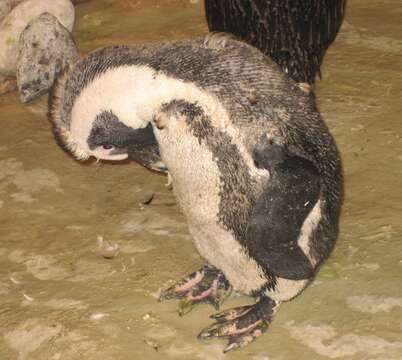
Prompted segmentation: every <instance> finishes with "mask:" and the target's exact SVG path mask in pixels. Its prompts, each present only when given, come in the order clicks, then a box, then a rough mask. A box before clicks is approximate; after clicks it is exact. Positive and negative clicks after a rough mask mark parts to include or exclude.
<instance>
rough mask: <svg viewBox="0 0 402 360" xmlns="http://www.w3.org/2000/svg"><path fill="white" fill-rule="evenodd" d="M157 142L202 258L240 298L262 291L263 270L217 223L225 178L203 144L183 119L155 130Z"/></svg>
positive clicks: (170, 120) (211, 153)
mask: <svg viewBox="0 0 402 360" xmlns="http://www.w3.org/2000/svg"><path fill="white" fill-rule="evenodd" d="M155 136H156V138H157V141H158V144H159V147H160V152H161V157H162V160H163V162H164V163H165V165H166V166H167V168H168V170H169V173H170V175H171V177H172V183H173V189H174V193H175V195H176V197H177V200H178V203H179V205H180V207H181V209H182V211H183V213H184V214H185V215H186V217H187V221H188V225H189V230H190V233H191V235H192V237H193V239H194V243H195V246H196V248H197V250H198V251H199V253H200V255H201V256H202V257H203V258H204V259H205V260H207V261H208V262H209V263H210V264H212V265H214V266H215V267H217V268H219V269H220V270H222V272H223V273H224V274H225V276H226V277H227V279H228V280H229V281H230V283H231V284H232V285H233V287H234V288H235V289H236V290H238V291H240V292H242V293H246V294H249V293H251V292H252V291H253V290H255V289H256V288H258V287H261V286H263V285H264V283H265V282H266V280H265V277H264V274H263V272H262V269H261V268H260V267H259V266H258V264H257V263H256V262H255V261H254V260H253V259H251V258H250V257H249V256H248V255H247V254H246V253H245V251H244V249H243V248H242V246H241V245H240V243H239V242H238V241H237V240H236V239H235V238H234V235H233V234H232V233H231V232H230V231H228V230H227V229H225V228H224V226H223V225H222V224H221V223H220V222H219V216H218V214H219V211H220V205H221V191H222V176H223V175H224V174H221V172H220V170H219V168H218V164H217V161H216V159H214V156H215V155H214V154H213V152H212V151H211V150H210V149H209V148H208V146H207V145H206V144H205V143H204V141H202V140H201V141H199V139H198V138H196V137H195V136H192V134H191V133H190V132H189V129H188V126H187V124H186V122H185V120H184V119H180V118H179V119H177V118H176V117H174V118H171V119H169V123H168V124H167V125H166V127H164V128H163V129H159V130H158V129H155Z"/></svg>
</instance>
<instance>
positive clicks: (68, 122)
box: [49, 51, 166, 171]
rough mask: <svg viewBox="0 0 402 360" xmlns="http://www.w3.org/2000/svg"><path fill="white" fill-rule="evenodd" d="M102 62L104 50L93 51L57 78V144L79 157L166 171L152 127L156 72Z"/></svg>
mask: <svg viewBox="0 0 402 360" xmlns="http://www.w3.org/2000/svg"><path fill="white" fill-rule="evenodd" d="M102 61H103V63H104V62H105V59H104V58H102V51H100V52H99V51H98V52H95V53H92V54H90V55H89V56H87V57H86V58H83V59H81V60H80V61H78V62H77V63H76V64H74V65H73V66H72V67H71V68H68V69H65V70H64V71H63V72H62V73H61V74H60V75H59V76H58V78H57V80H56V82H55V84H54V87H53V90H52V93H51V96H50V100H49V107H50V112H49V117H50V120H51V123H52V125H53V132H54V135H55V137H56V140H57V142H58V143H59V145H60V146H61V147H62V148H63V149H65V150H66V151H67V152H69V153H70V154H71V155H73V156H74V157H75V158H76V159H78V160H86V159H88V158H90V157H95V158H97V159H101V160H114V161H119V160H124V159H127V158H130V159H133V160H135V161H137V162H139V163H140V164H142V165H144V166H146V167H148V168H150V169H153V170H157V171H166V168H165V166H164V164H163V163H162V162H161V160H160V156H159V148H158V144H157V142H156V139H155V136H154V133H153V128H152V117H153V111H154V108H153V106H152V105H153V104H152V101H150V100H149V99H150V98H151V97H152V96H150V92H151V91H152V90H151V88H152V86H151V83H152V81H153V80H154V77H153V73H154V72H153V71H152V69H150V68H149V67H147V66H143V65H141V66H140V65H132V66H114V67H107V66H104V64H103V63H102ZM102 65H103V66H102Z"/></svg>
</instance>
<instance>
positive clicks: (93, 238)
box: [0, 0, 402, 360]
mask: <svg viewBox="0 0 402 360" xmlns="http://www.w3.org/2000/svg"><path fill="white" fill-rule="evenodd" d="M76 10H77V20H76V26H75V32H74V35H75V38H76V42H77V45H78V46H79V49H80V51H81V52H82V53H86V52H88V51H90V50H92V49H94V48H96V47H99V46H103V45H107V44H112V43H130V42H144V41H160V40H168V39H173V38H185V37H194V36H197V35H202V34H204V33H205V32H206V26H205V23H204V17H203V9H202V1H188V0H186V1H168V0H165V1H148V0H147V1H135V0H97V1H89V2H85V3H82V4H80V5H77V7H76ZM322 71H323V78H322V81H320V82H318V84H317V89H316V90H317V98H318V104H319V108H320V110H321V112H322V114H323V116H324V118H325V119H326V121H327V123H328V125H329V127H330V128H331V129H332V131H333V134H334V136H335V138H336V140H337V143H338V145H339V148H340V151H341V153H342V157H343V164H344V173H345V189H346V191H345V200H344V207H343V213H342V219H341V233H340V236H339V240H338V244H337V247H336V250H335V252H334V253H333V256H332V257H331V259H330V260H329V261H328V262H327V263H326V265H325V266H324V267H323V268H322V270H321V271H320V273H319V274H318V276H317V279H316V281H315V282H314V283H313V284H312V286H310V287H309V288H308V289H307V290H306V291H305V292H304V293H303V294H302V295H301V296H299V297H298V298H297V299H295V300H294V301H292V302H290V303H287V304H284V305H283V306H282V308H281V310H280V311H279V313H278V315H277V316H276V318H275V321H274V322H273V323H272V325H271V327H270V329H269V331H268V333H267V334H266V335H265V336H264V337H263V338H261V339H260V340H258V341H257V342H255V343H254V344H253V345H251V346H249V347H248V348H247V349H244V350H242V351H240V352H236V353H231V354H228V355H223V354H222V350H223V348H224V342H222V341H208V342H201V341H199V340H197V339H196V335H197V333H198V332H199V331H200V330H201V329H202V328H203V327H205V326H207V325H208V324H210V320H209V319H208V316H209V315H210V314H211V313H212V312H213V309H212V307H209V306H207V305H205V306H200V307H198V308H196V309H194V310H193V311H192V312H191V313H189V314H188V315H186V316H185V317H183V318H180V317H179V316H178V315H177V313H176V305H177V303H176V302H175V301H168V302H164V303H158V302H157V300H156V297H157V292H158V289H159V288H161V287H165V286H167V285H169V284H170V283H171V282H172V281H173V280H174V279H177V278H179V277H181V276H182V275H185V274H186V273H188V272H190V271H191V270H194V269H195V268H197V267H198V266H199V265H200V264H201V259H200V258H199V256H198V255H197V253H196V252H195V250H194V247H193V245H192V242H191V238H190V236H189V234H188V232H187V229H186V225H185V222H184V218H183V216H182V215H181V214H180V212H179V211H178V208H177V206H176V204H175V199H174V197H173V195H172V193H171V192H170V191H169V190H168V189H167V188H166V187H165V183H166V178H165V177H163V176H158V175H155V174H153V173H150V172H149V171H147V170H145V169H143V168H142V167H140V166H138V165H136V164H134V163H127V164H124V165H111V164H106V163H105V164H102V163H90V164H86V165H84V164H82V163H78V162H76V161H74V160H72V159H71V158H69V157H68V156H67V155H66V154H65V153H63V152H62V151H61V150H60V148H59V147H58V146H57V145H56V143H55V142H54V140H53V137H52V134H51V131H50V126H49V123H48V121H47V119H46V110H47V109H46V99H40V100H39V101H36V102H35V103H33V104H31V105H27V106H23V105H21V104H20V103H19V100H18V94H17V93H11V94H8V95H5V96H2V97H0V359H5V360H8V359H18V360H26V359H46V360H47V359H51V360H58V359H62V360H64V359H68V360H70V359H71V360H75V359H87V360H92V359H96V360H99V359H105V360H109V359H119V360H120V359H121V360H126V359H144V358H146V359H149V360H153V359H208V360H209V359H226V358H227V359H252V360H293V359H300V360H304V359H306V360H307V359H309V360H311V359H317V360H318V359H356V360H357V359H362V360H374V359H381V360H398V359H402V281H401V278H402V239H401V237H402V220H401V219H402V210H401V208H402V205H401V204H402V140H401V131H402V122H401V114H402V7H401V6H400V0H383V1H380V0H371V1H367V0H350V1H349V6H348V11H347V16H346V21H345V23H344V26H343V29H342V32H341V34H340V35H339V37H338V39H337V41H336V43H335V44H334V45H333V46H332V47H331V49H330V51H329V52H328V54H327V57H326V61H325V64H324V66H323V69H322ZM152 194H153V195H154V199H153V201H152V203H151V204H150V205H144V204H143V203H144V202H146V201H147V200H148V199H149V197H150V196H151V195H152ZM102 244H103V245H102ZM105 244H111V245H113V244H118V247H119V253H118V254H117V255H116V256H115V257H114V258H113V259H106V258H104V257H103V255H105V254H104V251H103V250H102V246H103V247H104V246H105ZM248 302H251V299H250V298H247V297H234V298H231V299H230V300H228V301H227V302H226V303H225V305H224V306H225V307H230V306H234V305H238V304H244V303H248Z"/></svg>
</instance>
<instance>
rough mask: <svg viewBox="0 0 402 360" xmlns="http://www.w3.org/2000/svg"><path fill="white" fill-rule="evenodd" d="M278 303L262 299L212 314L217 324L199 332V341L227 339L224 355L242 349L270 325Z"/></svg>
mask: <svg viewBox="0 0 402 360" xmlns="http://www.w3.org/2000/svg"><path fill="white" fill-rule="evenodd" d="M277 308H278V303H276V302H275V301H273V300H271V299H269V298H262V299H261V300H260V301H259V302H257V303H256V304H254V305H248V306H241V307H237V308H233V309H229V310H225V311H222V312H220V313H217V314H214V315H212V316H211V317H212V318H214V319H215V320H216V321H217V322H216V323H214V324H212V325H210V326H208V327H207V328H205V329H204V330H202V331H201V332H200V334H199V335H198V338H199V339H202V340H204V339H213V338H224V339H229V342H228V345H227V346H226V348H225V349H224V351H223V352H224V353H226V352H229V351H233V350H236V349H240V348H243V347H245V346H247V345H248V344H250V343H252V342H253V341H254V340H255V339H256V338H257V337H259V336H261V335H262V334H263V333H264V332H265V331H266V330H267V329H268V326H269V324H270V323H271V320H272V317H273V314H274V312H275V311H276V310H277Z"/></svg>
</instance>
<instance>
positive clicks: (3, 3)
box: [0, 0, 24, 23]
mask: <svg viewBox="0 0 402 360" xmlns="http://www.w3.org/2000/svg"><path fill="white" fill-rule="evenodd" d="M23 1H24V0H0V23H1V22H2V20H3V19H4V17H5V16H6V15H7V14H8V13H9V12H10V11H11V10H12V9H13V8H14V7H16V6H17V5H19V4H20V3H22V2H23Z"/></svg>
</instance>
